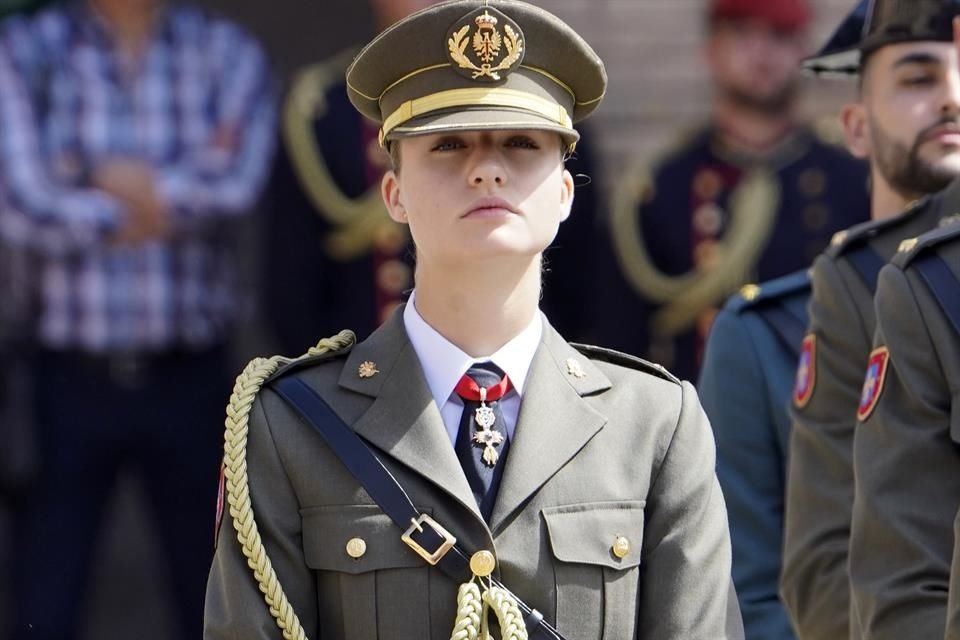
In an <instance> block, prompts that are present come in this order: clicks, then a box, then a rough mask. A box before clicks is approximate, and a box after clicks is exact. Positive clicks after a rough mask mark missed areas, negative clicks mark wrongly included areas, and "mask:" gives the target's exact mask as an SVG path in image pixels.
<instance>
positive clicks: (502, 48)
mask: <svg viewBox="0 0 960 640" xmlns="http://www.w3.org/2000/svg"><path fill="white" fill-rule="evenodd" d="M523 53H524V40H523V32H522V31H520V26H519V25H517V23H516V22H514V21H513V20H511V19H510V18H508V17H507V16H506V15H504V14H503V13H502V12H500V11H497V10H496V9H494V8H492V7H483V8H481V9H477V10H476V11H472V12H470V13H468V14H467V15H465V16H464V17H462V18H460V20H458V21H457V22H456V23H455V24H454V25H453V27H452V28H451V29H450V31H449V33H448V34H447V54H448V56H449V57H450V60H451V61H453V68H454V69H455V70H456V71H457V73H459V74H460V75H463V76H466V77H468V78H470V79H471V80H477V81H482V82H499V81H500V80H502V79H503V78H505V77H506V76H507V75H509V74H510V73H511V72H513V71H514V70H515V69H516V68H517V67H518V66H520V62H521V61H522V60H523Z"/></svg>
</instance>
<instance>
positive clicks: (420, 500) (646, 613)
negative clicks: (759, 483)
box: [204, 313, 741, 640]
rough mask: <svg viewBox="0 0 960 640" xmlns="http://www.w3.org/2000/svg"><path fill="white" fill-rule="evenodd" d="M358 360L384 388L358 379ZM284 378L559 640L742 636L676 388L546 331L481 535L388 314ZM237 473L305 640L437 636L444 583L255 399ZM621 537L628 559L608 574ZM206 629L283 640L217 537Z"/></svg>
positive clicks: (304, 436)
mask: <svg viewBox="0 0 960 640" xmlns="http://www.w3.org/2000/svg"><path fill="white" fill-rule="evenodd" d="M364 362H370V363H375V365H376V369H377V370H378V371H379V373H377V374H376V375H374V376H372V377H367V378H362V377H360V376H359V375H358V370H359V367H360V365H361V364H362V363H364ZM571 363H576V364H575V365H572V364H571ZM581 374H582V375H581ZM286 375H296V376H299V377H300V378H301V379H302V380H303V381H304V382H306V383H307V384H308V385H309V386H311V387H312V388H313V389H315V390H316V391H317V392H318V393H319V394H320V395H321V396H322V397H323V398H324V399H325V400H326V402H327V403H328V404H329V405H330V406H331V408H332V409H333V410H334V411H335V412H336V413H337V414H338V415H339V416H340V417H341V418H342V419H343V420H344V421H345V422H346V423H347V424H348V425H350V426H351V427H352V428H353V429H354V430H355V431H356V432H357V433H358V434H359V435H360V436H361V437H362V438H363V439H364V440H366V441H367V442H368V443H369V444H370V445H371V446H372V447H373V448H374V450H375V452H376V453H378V455H379V456H380V457H381V458H382V460H383V461H384V463H385V465H386V466H387V467H388V469H389V470H390V471H391V472H392V473H393V474H394V476H395V477H396V478H397V480H398V481H399V482H400V484H401V485H403V486H404V488H405V489H406V491H407V493H408V494H409V495H410V497H411V499H412V501H413V503H414V504H415V505H416V506H417V507H418V508H419V509H420V510H421V511H423V512H426V513H429V514H431V515H432V516H433V518H434V519H436V520H437V521H438V522H439V523H440V524H442V525H443V526H445V527H446V528H447V529H449V530H450V531H451V532H452V533H453V534H454V535H455V536H456V537H457V539H458V544H459V545H460V546H461V547H463V548H464V549H465V550H467V551H468V552H472V551H475V550H479V549H487V550H490V551H492V552H493V553H494V554H495V556H496V558H497V571H496V574H495V575H496V576H497V577H498V578H499V579H500V580H501V581H502V582H504V583H505V584H506V585H507V587H508V588H510V589H511V590H512V591H513V592H514V593H516V594H517V595H519V596H520V597H521V598H523V599H524V600H525V601H526V602H527V603H528V604H530V605H531V606H533V607H536V608H537V609H539V610H540V611H541V612H542V613H543V614H544V615H545V617H546V619H547V620H548V621H551V622H553V623H554V624H555V626H556V627H557V628H558V629H559V631H560V632H561V633H563V634H564V635H565V636H566V637H567V638H568V639H570V640H575V639H579V640H588V639H589V640H600V639H606V640H623V639H627V638H645V639H650V640H655V639H656V640H659V639H667V638H675V639H677V640H681V639H682V640H698V639H702V640H717V639H719V638H727V637H741V636H740V635H739V633H728V632H727V631H726V628H727V626H728V624H729V625H731V627H736V626H739V612H738V610H737V609H736V603H735V598H734V601H733V602H731V597H730V591H729V587H730V584H731V583H730V562H731V560H730V538H729V533H728V529H727V519H726V512H725V508H724V502H723V496H722V495H721V492H720V488H719V485H718V483H717V479H716V476H715V473H714V464H715V455H714V443H713V438H712V435H711V431H710V426H709V424H708V423H707V420H706V417H705V416H704V414H703V411H702V409H701V408H700V404H699V402H698V400H697V397H696V394H695V392H694V390H693V388H692V386H691V385H689V384H688V383H682V384H681V383H680V382H679V381H677V380H676V379H675V378H673V377H672V376H670V375H669V374H667V373H665V372H664V371H663V370H662V369H660V368H658V367H656V366H655V365H650V364H647V363H644V362H642V361H640V360H635V359H632V358H629V357H628V356H623V355H620V354H616V353H614V352H607V351H605V350H600V349H595V348H589V349H586V348H585V349H584V352H583V353H582V352H581V351H578V350H576V349H574V348H573V347H572V346H570V345H569V344H568V343H567V342H565V341H564V340H563V338H561V337H560V336H559V335H558V334H557V333H556V332H555V331H554V330H553V329H552V328H551V327H550V326H549V324H547V323H546V322H545V324H544V332H543V338H542V342H541V344H540V346H539V348H538V350H537V352H536V355H535V357H534V360H533V362H532V364H531V366H530V373H529V378H528V380H527V383H526V389H525V391H524V395H523V401H522V404H521V410H520V414H519V418H518V422H517V427H516V434H515V438H514V441H513V442H512V443H511V447H510V450H509V453H508V455H507V458H506V460H505V464H506V465H507V466H506V468H505V470H504V475H503V480H502V483H501V486H500V490H499V494H498V498H497V502H496V505H495V507H494V511H493V514H492V517H491V521H490V523H489V525H488V524H487V523H486V522H484V520H483V518H482V517H481V516H480V514H479V512H478V508H477V505H476V502H475V500H474V498H473V495H472V493H471V491H470V488H469V486H468V484H467V481H466V479H465V477H464V474H463V471H462V470H461V467H460V464H459V462H458V461H457V458H456V455H455V453H454V450H453V447H452V445H451V443H450V439H449V436H448V435H447V432H446V430H445V428H444V425H443V422H442V420H441V417H440V413H439V411H438V409H437V406H436V403H435V402H434V400H433V398H432V396H431V394H430V390H429V388H428V386H427V383H426V381H425V379H424V375H423V373H422V370H421V367H420V363H419V360H418V358H417V355H416V353H415V352H414V350H413V348H412V346H411V345H410V342H409V340H408V338H407V334H406V332H405V330H404V326H403V322H402V318H401V315H400V313H398V314H397V315H395V316H394V317H393V319H392V320H391V321H389V322H388V323H387V324H386V325H384V326H383V327H381V328H380V329H379V330H377V331H376V332H375V333H374V334H373V335H371V337H370V338H369V339H368V340H366V341H364V342H362V343H360V344H358V345H357V346H356V347H354V348H353V349H352V351H351V352H350V353H349V354H343V356H342V357H331V358H327V359H324V360H320V361H317V362H316V363H314V364H312V365H310V366H304V367H301V368H299V369H298V370H296V371H294V372H290V373H287V374H286ZM247 455H248V465H249V475H250V493H251V499H252V503H253V508H254V509H255V511H256V514H257V522H258V524H259V528H260V532H261V534H262V536H263V538H264V542H265V547H266V550H267V552H268V553H269V555H270V558H271V559H272V562H273V566H274V567H275V568H276V571H277V574H278V575H279V579H280V581H281V583H282V584H283V587H284V588H285V590H286V593H287V595H288V596H289V598H290V601H291V602H292V604H293V606H294V609H295V611H296V612H297V614H298V615H299V617H300V620H301V621H302V623H303V626H304V628H305V630H306V632H307V636H308V637H309V638H311V639H316V638H321V637H322V638H336V639H338V640H341V639H342V640H373V639H382V640H387V639H389V640H413V639H415V638H416V639H424V640H426V639H433V640H441V639H442V640H447V639H448V638H449V637H450V633H451V630H452V628H453V622H454V617H455V605H456V593H457V586H458V585H456V584H454V583H453V582H452V581H451V580H450V579H449V578H448V577H447V576H446V575H444V574H443V573H441V572H440V571H439V570H437V569H434V568H431V567H428V566H427V565H426V564H425V563H424V561H423V560H421V558H420V557H419V556H418V555H416V554H415V553H414V552H413V551H411V549H409V548H408V547H407V546H406V545H405V544H404V543H403V542H401V539H400V533H401V532H400V530H399V529H398V528H397V527H396V526H395V525H394V524H393V522H392V521H390V520H389V519H388V517H387V516H386V515H385V514H384V513H383V512H382V511H381V510H380V509H379V507H377V506H376V505H375V504H374V503H373V502H372V500H371V499H370V496H369V495H367V493H366V492H365V491H364V490H363V489H362V488H361V487H360V486H359V485H358V483H357V482H356V481H355V480H354V479H353V478H352V477H351V476H350V475H349V473H348V472H347V471H346V470H345V469H344V467H343V466H342V464H341V463H340V462H339V461H338V460H337V458H336V457H335V456H334V455H333V454H332V453H331V451H330V450H329V449H328V448H327V446H326V445H325V444H324V443H323V441H322V440H321V438H320V437H319V435H317V434H316V433H315V432H314V431H313V430H312V429H311V428H310V427H309V426H307V425H306V424H304V423H303V422H301V420H300V419H298V418H297V417H296V416H295V415H294V413H293V412H292V410H291V409H290V407H288V406H287V405H286V404H285V403H284V401H283V400H282V399H281V398H279V396H277V395H275V393H274V392H272V391H270V390H269V389H265V390H263V391H261V393H260V394H259V396H258V399H257V400H256V403H255V404H254V406H253V410H252V418H251V423H250V430H249V446H248V452H247ZM618 536H623V537H626V538H627V540H628V541H629V544H630V551H629V553H628V554H627V555H626V556H625V557H623V558H622V559H621V558H618V557H617V556H616V555H614V554H613V553H612V546H613V543H614V540H615V539H616V538H617V537H618ZM353 538H360V539H362V540H364V541H365V543H366V553H365V554H364V555H362V556H361V557H359V558H357V559H354V558H352V557H350V556H349V555H348V554H347V552H346V550H345V546H346V544H347V542H348V541H349V540H351V539H353ZM728 607H729V608H730V609H731V610H732V612H731V611H728ZM734 616H735V617H736V620H735V621H734V620H733V617H734ZM205 618H206V619H205V631H204V637H205V638H208V639H210V640H223V639H231V640H233V639H239V638H242V639H244V640H253V639H260V638H263V639H265V638H280V637H281V635H280V631H279V630H278V628H277V625H276V624H275V623H274V621H273V619H272V618H271V616H270V613H269V612H268V610H267V607H266V605H265V604H264V600H263V597H262V595H261V594H260V592H259V591H258V588H257V585H256V584H255V582H254V579H253V577H252V573H251V571H250V569H249V568H248V567H247V562H246V560H245V558H244V557H243V556H242V555H241V550H240V547H239V545H238V543H237V541H236V534H235V532H234V531H233V529H232V527H230V526H229V525H228V524H224V526H223V527H222V529H221V533H220V537H219V546H218V548H217V552H216V556H215V559H214V563H213V567H212V570H211V574H210V580H209V584H208V588H207V602H206V616H205Z"/></svg>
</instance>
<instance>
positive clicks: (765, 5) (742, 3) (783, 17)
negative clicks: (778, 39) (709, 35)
mask: <svg viewBox="0 0 960 640" xmlns="http://www.w3.org/2000/svg"><path fill="white" fill-rule="evenodd" d="M710 18H711V19H712V20H716V19H718V18H732V19H745V18H753V19H756V20H761V21H763V22H766V23H767V24H769V25H770V26H772V27H775V28H777V29H784V30H788V31H799V30H801V29H803V28H805V27H806V26H807V25H808V24H809V23H810V18H811V11H810V5H809V4H808V3H807V0H710Z"/></svg>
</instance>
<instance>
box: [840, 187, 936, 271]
mask: <svg viewBox="0 0 960 640" xmlns="http://www.w3.org/2000/svg"><path fill="white" fill-rule="evenodd" d="M930 203H931V198H930V196H924V197H923V198H921V199H919V200H914V201H913V202H911V203H910V204H909V205H907V208H906V209H904V211H903V213H901V214H900V215H898V216H893V217H891V218H884V219H883V220H869V221H867V222H863V223H860V224H858V225H855V226H853V227H850V228H849V229H846V230H844V231H838V232H837V233H835V234H833V238H832V239H831V240H830V246H829V247H827V251H826V253H827V255H829V256H830V257H832V258H836V257H839V256H842V255H843V254H845V253H847V252H848V251H850V250H852V249H854V248H856V247H859V246H861V245H862V244H863V243H864V242H866V241H867V240H869V239H871V238H873V237H875V236H876V235H877V234H879V233H882V232H886V231H893V230H896V229H897V228H898V227H900V225H902V224H903V223H904V222H906V221H907V220H910V219H911V218H913V216H915V215H917V213H919V212H920V211H922V210H923V209H925V208H926V207H928V206H930Z"/></svg>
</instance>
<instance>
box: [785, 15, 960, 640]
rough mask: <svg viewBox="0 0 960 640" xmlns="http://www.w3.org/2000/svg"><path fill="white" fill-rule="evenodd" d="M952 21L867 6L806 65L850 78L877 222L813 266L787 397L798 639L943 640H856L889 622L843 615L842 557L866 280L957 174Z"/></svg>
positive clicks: (867, 341) (935, 218) (869, 292)
mask: <svg viewBox="0 0 960 640" xmlns="http://www.w3.org/2000/svg"><path fill="white" fill-rule="evenodd" d="M958 11H960V3H957V2H954V1H953V0H950V1H944V0H875V1H874V2H872V3H871V4H870V12H869V13H868V14H867V15H866V26H865V28H864V29H863V30H861V32H860V33H861V36H860V38H858V41H857V42H856V43H855V44H853V45H852V46H851V47H849V49H848V51H846V52H837V53H836V54H835V55H834V56H832V57H831V58H830V59H827V58H824V59H822V60H820V61H818V62H816V64H815V66H816V67H817V68H819V69H821V70H824V71H840V72H843V71H846V72H853V73H856V72H857V71H858V70H859V73H860V97H859V101H858V102H856V103H853V104H851V105H849V106H847V107H845V108H844V112H843V116H842V119H843V123H844V131H845V134H846V138H847V144H848V146H849V147H850V148H851V149H853V150H854V152H855V153H857V154H858V155H869V156H870V158H871V185H872V189H871V197H872V215H873V218H874V220H873V221H871V222H869V223H865V224H862V225H858V226H856V227H854V228H852V229H849V230H847V231H844V232H841V233H839V234H837V235H836V236H835V238H834V240H833V241H832V242H831V246H830V247H829V248H828V249H827V250H826V251H825V252H824V253H823V254H822V255H820V256H818V257H817V259H816V261H815V262H814V265H813V274H812V281H813V290H812V295H811V300H810V305H809V313H810V321H809V324H808V328H807V335H806V337H805V338H804V340H803V347H802V351H801V356H800V361H799V364H798V368H797V375H796V381H795V384H794V390H793V421H792V431H791V435H790V456H789V465H788V474H787V478H788V479H787V502H786V521H785V529H784V547H783V549H784V551H783V559H784V565H783V571H782V573H781V585H780V592H781V595H782V597H783V600H784V603H785V604H786V606H787V609H788V610H789V612H790V616H791V620H792V621H793V625H794V628H795V629H796V630H797V632H798V635H799V637H801V638H816V639H819V638H822V639H824V640H827V639H829V640H832V639H833V638H839V637H853V638H859V637H861V634H862V637H890V638H893V637H898V638H900V637H916V638H933V637H941V635H942V624H943V615H942V612H941V619H940V625H941V626H940V632H939V634H941V635H938V634H937V633H933V634H931V633H929V632H924V630H922V629H914V630H911V631H905V630H904V629H905V628H901V632H900V633H899V634H897V633H894V634H893V635H890V636H874V635H872V632H871V631H870V629H869V628H863V629H861V628H860V626H859V625H858V624H857V622H856V620H857V618H858V617H859V618H860V619H861V620H863V619H864V616H865V615H867V616H868V617H871V618H875V619H876V620H877V621H879V620H880V619H881V618H883V619H885V620H891V619H892V612H893V611H894V608H895V607H891V608H889V609H887V610H885V611H880V610H879V609H877V610H876V611H874V612H873V613H868V612H866V611H864V610H863V609H861V608H860V604H859V603H855V604H854V606H853V607H852V610H851V603H850V593H851V580H850V578H851V576H852V574H853V570H854V566H853V561H854V557H853V556H852V555H849V553H848V551H849V550H850V549H851V546H850V545H851V542H852V541H851V537H850V522H851V512H852V504H853V500H854V468H853V440H854V432H855V430H860V429H862V428H863V427H857V426H856V423H857V405H858V403H859V402H860V398H861V392H862V390H863V388H864V380H863V374H864V368H865V366H866V363H867V361H868V359H869V356H870V350H871V344H872V342H873V335H874V329H875V324H876V316H875V313H874V291H875V289H876V286H877V277H878V274H879V272H880V269H881V268H882V267H883V265H884V263H885V262H886V261H887V260H889V259H890V257H891V256H893V255H894V253H895V252H896V249H897V246H898V245H899V244H900V242H901V240H903V239H904V238H906V237H911V236H914V235H917V234H919V233H922V232H924V231H927V230H930V229H932V228H934V227H936V226H938V225H939V224H943V223H944V222H946V221H949V220H951V219H952V218H953V214H954V213H956V208H955V207H956V202H957V196H958V192H957V190H958V189H960V185H957V186H956V187H955V188H951V189H949V190H948V191H945V192H944V193H941V194H939V195H936V196H929V195H928V194H931V193H934V192H936V191H939V190H941V189H943V188H944V187H946V186H947V185H948V184H949V183H950V181H951V179H953V178H955V177H956V176H957V175H958V174H960V144H957V135H956V131H957V129H958V127H960V75H958V64H957V54H956V51H955V50H954V48H953V46H952V45H951V44H950V42H951V40H952V31H951V18H952V17H953V16H954V15H955V14H956V13H957V12H958ZM951 192H952V193H951ZM908 203H909V204H908ZM905 208H906V211H904V209H905ZM928 357H929V356H928ZM902 471H903V469H902V468H897V472H898V473H901V472H902ZM898 481H899V480H898ZM910 508H913V507H912V506H911V507H910ZM885 540H886V542H890V541H891V539H890V538H886V539H885ZM871 554H872V556H873V557H872V558H871V559H870V561H871V562H879V563H881V564H883V565H884V566H886V567H889V566H890V565H891V563H895V562H900V561H902V560H904V559H905V558H906V556H905V555H899V556H898V555H897V554H896V552H895V551H894V549H893V548H892V547H891V548H888V547H887V545H886V544H881V545H879V546H875V547H873V551H871ZM848 562H849V565H848ZM848 567H849V570H848ZM909 571H910V569H905V570H904V572H902V573H901V574H900V575H901V576H904V575H906V574H907V572H909ZM854 593H856V589H854ZM877 604H878V603H874V605H872V606H876V605H877Z"/></svg>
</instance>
